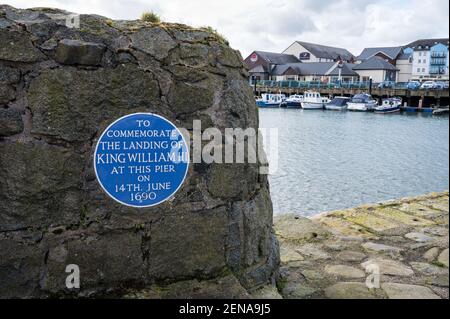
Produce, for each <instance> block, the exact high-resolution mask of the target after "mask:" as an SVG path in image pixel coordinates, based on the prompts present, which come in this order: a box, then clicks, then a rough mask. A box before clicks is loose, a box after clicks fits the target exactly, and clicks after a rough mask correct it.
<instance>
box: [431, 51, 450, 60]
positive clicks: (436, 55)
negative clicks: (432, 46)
mask: <svg viewBox="0 0 450 319" xmlns="http://www.w3.org/2000/svg"><path fill="white" fill-rule="evenodd" d="M431 57H432V58H444V59H445V58H447V53H445V52H431Z"/></svg>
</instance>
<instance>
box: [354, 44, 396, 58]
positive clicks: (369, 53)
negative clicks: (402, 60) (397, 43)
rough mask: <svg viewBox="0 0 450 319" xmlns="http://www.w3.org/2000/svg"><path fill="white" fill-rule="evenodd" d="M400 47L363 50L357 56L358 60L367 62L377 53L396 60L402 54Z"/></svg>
mask: <svg viewBox="0 0 450 319" xmlns="http://www.w3.org/2000/svg"><path fill="white" fill-rule="evenodd" d="M402 50H403V49H402V47H379V48H365V49H364V50H363V51H362V52H361V54H360V55H359V56H358V60H367V59H369V58H371V57H373V56H374V55H376V54H377V53H380V52H381V53H383V54H385V55H387V56H388V57H390V58H391V59H396V58H397V56H398V55H399V54H400V53H402Z"/></svg>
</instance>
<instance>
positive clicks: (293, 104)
mask: <svg viewBox="0 0 450 319" xmlns="http://www.w3.org/2000/svg"><path fill="white" fill-rule="evenodd" d="M302 102H303V95H298V94H295V95H291V96H290V97H288V98H287V99H286V101H284V102H283V105H282V106H285V107H287V108H288V109H299V108H301V107H302Z"/></svg>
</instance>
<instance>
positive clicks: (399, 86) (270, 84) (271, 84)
mask: <svg viewBox="0 0 450 319" xmlns="http://www.w3.org/2000/svg"><path fill="white" fill-rule="evenodd" d="M251 85H252V86H254V85H255V84H254V83H252V84H251ZM369 85H370V82H342V83H339V82H334V83H323V82H319V81H309V82H305V81H293V80H292V81H271V80H262V81H257V83H256V86H257V87H264V88H275V89H277V88H278V89H305V90H314V89H316V90H318V89H360V90H369ZM372 89H373V90H376V89H392V90H418V89H420V88H418V87H416V88H411V87H408V83H405V82H389V81H387V82H383V83H374V82H373V83H372Z"/></svg>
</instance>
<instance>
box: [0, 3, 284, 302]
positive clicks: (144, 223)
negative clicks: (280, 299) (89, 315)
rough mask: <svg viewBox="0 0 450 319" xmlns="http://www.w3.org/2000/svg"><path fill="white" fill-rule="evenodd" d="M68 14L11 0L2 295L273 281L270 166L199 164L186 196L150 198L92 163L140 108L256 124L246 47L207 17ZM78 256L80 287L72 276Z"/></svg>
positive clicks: (3, 111) (184, 118)
mask: <svg viewBox="0 0 450 319" xmlns="http://www.w3.org/2000/svg"><path fill="white" fill-rule="evenodd" d="M64 14H67V12H64V11H60V10H56V9H30V10H19V9H15V8H12V7H10V6H4V5H2V6H0V42H1V44H2V45H1V46H0V280H1V285H0V298H9V297H65V296H72V295H78V296H109V295H112V294H114V295H115V296H117V295H121V294H122V295H125V294H128V293H129V292H130V291H138V290H139V289H143V290H144V289H147V290H148V291H153V290H152V289H153V288H152V287H154V286H155V287H169V288H167V289H169V290H170V287H184V288H183V289H182V290H180V291H182V292H184V295H185V296H186V297H195V296H197V295H199V296H201V297H208V296H211V297H214V296H220V297H221V298H224V297H227V296H229V297H239V296H247V293H251V292H252V291H255V290H256V289H258V288H261V287H263V286H265V285H266V284H268V283H271V282H273V279H274V278H275V276H276V274H277V269H278V264H279V252H278V245H277V241H276V239H275V236H274V233H273V230H272V204H271V200H270V194H269V189H268V182H267V178H266V177H265V176H263V175H260V174H259V164H248V163H247V164H228V165H224V164H191V166H190V169H189V173H188V176H187V178H186V181H185V183H184V184H183V186H182V188H181V189H180V190H179V191H178V193H177V194H176V195H175V196H174V198H173V199H172V200H171V201H168V202H165V203H163V204H161V205H159V206H156V207H153V208H146V209H135V208H130V207H125V206H122V205H120V204H118V203H116V202H114V201H113V200H112V199H110V198H109V197H108V196H107V195H106V194H105V193H104V192H103V191H102V190H101V188H100V186H99V184H98V182H97V181H96V178H95V173H94V168H93V165H92V161H93V160H92V159H93V152H94V147H95V144H96V142H97V140H98V138H99V137H100V134H101V133H102V131H103V130H104V129H105V128H106V127H107V126H108V125H109V124H111V123H112V122H113V121H114V120H116V119H117V118H119V117H121V116H124V115H126V114H130V113H135V112H151V113H156V114H159V115H161V116H164V117H166V118H168V119H169V120H171V121H172V122H173V123H175V125H177V126H178V127H180V128H186V129H188V130H189V129H192V121H193V120H194V119H200V120H202V128H207V127H210V126H213V127H217V128H219V129H220V130H223V129H225V128H235V127H239V128H242V129H246V128H257V127H258V117H257V110H256V107H255V103H254V100H253V96H252V92H251V89H250V88H249V86H248V84H247V80H246V75H247V74H246V71H245V69H244V66H243V62H242V58H241V56H240V54H239V53H238V52H237V51H234V50H232V49H231V48H230V47H229V46H228V45H227V44H225V43H224V41H223V40H222V39H221V38H220V37H218V36H217V35H215V34H213V33H210V32H208V30H206V29H192V28H190V27H187V26H184V25H171V24H151V23H146V22H143V21H111V20H109V19H106V18H103V17H99V16H90V15H81V16H80V27H79V28H69V27H67V26H66V25H65V21H64V20H61V18H60V17H61V15H64ZM58 17H59V18H58ZM69 264H76V265H78V266H79V267H80V273H81V289H78V290H77V289H75V290H69V289H67V288H66V285H65V280H66V277H67V275H68V274H67V273H66V272H65V269H66V266H67V265H69ZM217 282H226V283H227V284H225V285H221V284H217ZM192 283H195V285H196V286H199V287H202V288H201V291H202V293H201V294H195V291H197V290H196V289H197V288H195V287H194V286H195V285H194V286H192ZM158 289H159V288H158ZM164 289H166V288H164ZM167 289H166V290H167ZM166 290H164V291H166ZM219 290H221V291H219ZM179 294H180V293H178V294H177V296H176V297H183V296H181V295H179ZM182 294H183V293H182ZM135 295H136V296H138V295H139V293H137V292H136V293H135ZM165 296H166V295H165ZM167 296H171V294H167Z"/></svg>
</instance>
